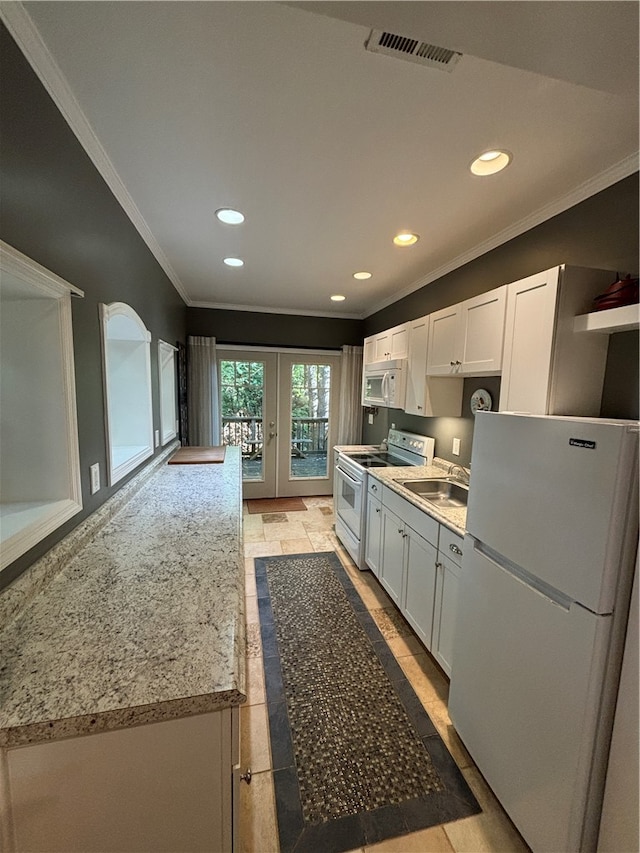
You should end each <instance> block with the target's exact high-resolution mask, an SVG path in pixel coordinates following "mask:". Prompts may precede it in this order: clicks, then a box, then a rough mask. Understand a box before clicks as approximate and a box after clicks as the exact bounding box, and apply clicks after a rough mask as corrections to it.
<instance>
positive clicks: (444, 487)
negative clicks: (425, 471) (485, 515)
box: [398, 477, 469, 509]
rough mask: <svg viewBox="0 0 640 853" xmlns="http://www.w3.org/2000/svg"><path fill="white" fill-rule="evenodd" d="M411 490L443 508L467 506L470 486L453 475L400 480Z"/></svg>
mask: <svg viewBox="0 0 640 853" xmlns="http://www.w3.org/2000/svg"><path fill="white" fill-rule="evenodd" d="M398 482H399V483H400V484H401V485H402V486H404V487H405V489H409V491H410V492H414V494H416V495H419V496H420V497H421V498H424V500H425V501H429V503H431V504H433V505H434V506H436V507H441V508H442V509H452V508H460V507H465V506H466V505H467V496H468V494H469V486H466V485H465V484H464V483H459V482H457V481H456V480H454V479H453V478H452V477H431V478H429V479H427V480H398Z"/></svg>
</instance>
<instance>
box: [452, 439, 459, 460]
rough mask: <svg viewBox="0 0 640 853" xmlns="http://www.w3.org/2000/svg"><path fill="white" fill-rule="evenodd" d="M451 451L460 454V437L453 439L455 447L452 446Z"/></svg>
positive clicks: (455, 454) (456, 454)
mask: <svg viewBox="0 0 640 853" xmlns="http://www.w3.org/2000/svg"><path fill="white" fill-rule="evenodd" d="M451 452H452V453H453V455H454V456H460V439H459V438H454V439H453V447H452V448H451Z"/></svg>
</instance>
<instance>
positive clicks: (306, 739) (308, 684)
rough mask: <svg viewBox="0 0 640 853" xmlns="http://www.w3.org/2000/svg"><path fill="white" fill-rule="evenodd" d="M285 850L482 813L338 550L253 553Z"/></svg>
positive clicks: (324, 846)
mask: <svg viewBox="0 0 640 853" xmlns="http://www.w3.org/2000/svg"><path fill="white" fill-rule="evenodd" d="M255 571H256V587H257V594H258V607H259V611H260V630H261V636H262V649H263V657H264V669H265V685H266V694H267V709H268V715H269V730H270V738H271V753H272V760H273V770H274V773H273V777H274V786H275V797H276V811H277V819H278V832H279V835H280V850H281V851H282V853H289V851H295V853H302V851H313V853H332V852H333V853H341V852H342V851H346V850H352V849H353V848H357V847H363V846H365V845H367V844H375V843H376V842H378V841H383V840H385V839H387V838H394V837H396V836H400V835H404V834H406V833H408V832H415V831H417V830H419V829H426V828H427V827H431V826H436V825H438V824H442V823H447V822H448V821H452V820H458V819H459V818H462V817H467V816H468V815H472V814H476V813H477V812H479V811H480V807H479V805H478V803H477V801H476V799H475V798H474V796H473V794H472V793H471V790H470V789H469V786H468V785H467V783H466V782H465V780H464V777H463V776H462V773H461V772H460V770H459V769H458V767H457V765H456V764H455V762H454V760H453V758H452V757H451V755H450V753H449V751H448V750H447V748H446V746H445V745H444V743H443V741H442V739H441V738H440V736H439V734H438V733H437V731H436V728H435V726H434V725H433V723H432V722H431V720H430V719H429V717H428V715H427V713H426V712H425V710H424V708H423V706H422V704H421V702H420V700H419V699H418V697H417V696H416V694H415V692H414V691H413V688H412V687H411V685H410V684H409V682H408V681H407V678H406V676H405V675H404V672H403V671H402V669H401V668H400V666H399V665H398V663H397V661H396V660H395V658H394V656H393V653H392V652H391V650H390V649H389V647H388V646H387V644H386V642H385V640H384V638H383V636H382V634H381V633H380V631H379V630H378V628H377V626H376V624H375V621H374V620H373V617H372V616H371V615H370V614H369V613H368V612H367V609H366V607H365V605H364V603H363V602H362V599H361V598H360V596H359V595H358V593H357V592H356V590H355V588H354V586H353V584H352V583H351V580H350V579H349V576H348V575H347V573H346V571H345V570H344V568H343V567H342V564H341V563H340V560H339V559H338V556H337V555H336V554H335V553H334V552H327V553H314V554H296V555H288V556H282V557H280V556H278V557H258V558H256V559H255Z"/></svg>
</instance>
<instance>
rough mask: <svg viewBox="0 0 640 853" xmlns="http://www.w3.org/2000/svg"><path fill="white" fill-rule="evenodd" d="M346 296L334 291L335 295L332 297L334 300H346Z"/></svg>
mask: <svg viewBox="0 0 640 853" xmlns="http://www.w3.org/2000/svg"><path fill="white" fill-rule="evenodd" d="M346 298H347V297H346V296H341V295H340V294H339V293H334V295H333V296H332V297H331V299H332V301H333V302H344V300H345V299H346Z"/></svg>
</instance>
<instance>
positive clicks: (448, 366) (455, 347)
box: [427, 303, 461, 376]
mask: <svg viewBox="0 0 640 853" xmlns="http://www.w3.org/2000/svg"><path fill="white" fill-rule="evenodd" d="M460 309H461V303H458V304H457V305H450V306H449V307H448V308H442V309H441V310H440V311H434V313H433V314H430V315H429V347H428V351H427V373H428V374H429V375H430V376H449V375H451V374H453V373H459V372H460V371H459V364H458V362H459V339H460Z"/></svg>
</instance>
